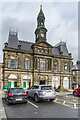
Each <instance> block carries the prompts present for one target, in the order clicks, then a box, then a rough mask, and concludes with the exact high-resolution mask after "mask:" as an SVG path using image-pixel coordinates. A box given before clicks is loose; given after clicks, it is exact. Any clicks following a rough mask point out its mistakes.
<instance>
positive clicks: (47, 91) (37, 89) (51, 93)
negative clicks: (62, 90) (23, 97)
mask: <svg viewBox="0 0 80 120" xmlns="http://www.w3.org/2000/svg"><path fill="white" fill-rule="evenodd" d="M27 94H28V97H32V98H34V100H35V102H39V101H40V100H47V99H49V100H50V101H52V100H54V99H55V98H56V94H55V90H54V89H53V88H52V86H50V85H33V86H32V87H31V88H30V89H28V90H27Z"/></svg>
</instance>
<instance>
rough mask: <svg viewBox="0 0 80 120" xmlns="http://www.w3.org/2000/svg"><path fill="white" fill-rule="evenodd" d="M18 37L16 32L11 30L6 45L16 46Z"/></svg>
mask: <svg viewBox="0 0 80 120" xmlns="http://www.w3.org/2000/svg"><path fill="white" fill-rule="evenodd" d="M18 44H19V41H18V37H17V33H16V32H11V33H9V38H8V47H10V48H18Z"/></svg>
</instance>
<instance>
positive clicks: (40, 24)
mask: <svg viewBox="0 0 80 120" xmlns="http://www.w3.org/2000/svg"><path fill="white" fill-rule="evenodd" d="M46 32H47V29H46V28H45V17H44V13H43V11H42V5H40V12H39V14H38V17H37V28H36V30H35V37H36V42H37V41H46Z"/></svg>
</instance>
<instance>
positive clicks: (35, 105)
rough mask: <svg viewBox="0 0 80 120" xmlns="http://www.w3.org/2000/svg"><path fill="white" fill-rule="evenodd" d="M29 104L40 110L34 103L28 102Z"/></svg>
mask: <svg viewBox="0 0 80 120" xmlns="http://www.w3.org/2000/svg"><path fill="white" fill-rule="evenodd" d="M28 103H29V104H31V105H33V106H34V107H36V108H38V106H37V105H35V104H34V103H32V102H30V101H28Z"/></svg>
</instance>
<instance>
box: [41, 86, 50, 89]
mask: <svg viewBox="0 0 80 120" xmlns="http://www.w3.org/2000/svg"><path fill="white" fill-rule="evenodd" d="M41 90H52V87H51V86H41Z"/></svg>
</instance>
